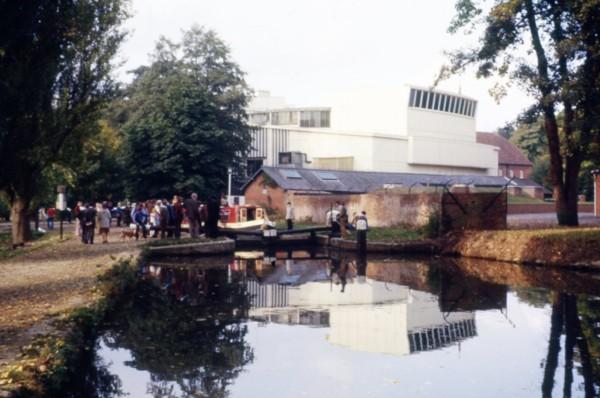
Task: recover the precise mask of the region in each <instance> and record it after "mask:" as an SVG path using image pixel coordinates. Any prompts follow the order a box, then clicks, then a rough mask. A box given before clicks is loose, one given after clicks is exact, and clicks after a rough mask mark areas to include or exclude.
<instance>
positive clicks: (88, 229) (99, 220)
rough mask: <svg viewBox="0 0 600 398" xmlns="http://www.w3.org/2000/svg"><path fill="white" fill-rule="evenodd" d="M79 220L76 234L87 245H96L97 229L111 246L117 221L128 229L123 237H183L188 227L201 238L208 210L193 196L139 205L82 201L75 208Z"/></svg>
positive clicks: (75, 214) (196, 196) (103, 239)
mask: <svg viewBox="0 0 600 398" xmlns="http://www.w3.org/2000/svg"><path fill="white" fill-rule="evenodd" d="M73 214H74V216H75V218H76V219H77V221H78V222H77V223H76V225H75V234H76V235H78V236H81V241H82V242H83V243H84V244H93V243H94V236H95V234H96V230H97V231H98V234H99V235H100V236H101V238H102V243H108V235H109V232H110V228H111V226H112V224H113V219H114V220H115V223H116V226H117V227H121V226H124V227H126V228H127V230H126V231H123V233H122V235H123V237H128V236H131V237H135V239H136V240H138V239H139V238H140V236H141V237H142V238H143V239H146V238H148V237H149V236H150V234H152V235H151V236H152V237H153V238H158V237H160V238H161V239H164V238H180V237H181V232H182V229H184V228H182V227H184V226H185V227H186V228H187V230H188V232H189V234H190V236H191V237H192V238H197V237H199V236H200V234H201V232H202V226H203V222H204V221H205V220H206V208H205V206H204V205H203V204H202V203H201V202H200V201H199V200H198V195H197V194H195V193H193V194H191V195H190V197H189V198H188V199H186V200H183V199H182V198H181V197H180V196H178V195H175V196H173V199H172V200H170V201H169V200H168V199H159V200H147V201H144V202H138V203H125V204H118V205H117V206H114V207H113V206H111V203H109V202H102V203H96V204H93V203H86V204H84V203H83V202H78V203H77V205H76V206H75V208H74V209H73Z"/></svg>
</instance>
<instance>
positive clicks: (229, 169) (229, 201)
mask: <svg viewBox="0 0 600 398" xmlns="http://www.w3.org/2000/svg"><path fill="white" fill-rule="evenodd" d="M232 174H233V169H232V168H231V167H228V168H227V204H228V205H229V206H232V205H233V201H232V200H231V175H232Z"/></svg>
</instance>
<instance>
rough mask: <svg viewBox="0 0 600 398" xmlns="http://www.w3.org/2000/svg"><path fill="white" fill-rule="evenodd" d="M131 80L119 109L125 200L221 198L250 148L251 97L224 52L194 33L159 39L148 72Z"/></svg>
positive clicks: (211, 38) (207, 36) (214, 40)
mask: <svg viewBox="0 0 600 398" xmlns="http://www.w3.org/2000/svg"><path fill="white" fill-rule="evenodd" d="M134 73H135V79H134V81H133V83H132V84H131V85H130V87H129V88H128V89H127V91H126V94H125V96H124V98H123V100H122V103H121V104H122V106H123V109H122V113H121V117H122V118H123V119H124V121H123V123H122V130H123V133H124V135H125V141H126V146H125V161H126V165H127V168H128V170H129V171H130V173H129V176H128V178H127V180H128V181H127V191H128V193H129V194H130V195H131V196H132V198H133V199H145V198H157V197H167V196H169V197H170V196H172V195H173V194H174V193H179V194H184V195H187V194H189V193H190V192H194V191H195V192H198V193H199V194H200V195H202V196H213V197H218V196H219V195H220V194H221V193H222V192H223V191H224V189H225V186H226V178H227V168H228V167H236V166H239V165H240V160H241V157H242V156H243V155H244V154H245V152H246V151H247V148H249V145H250V134H249V131H248V127H247V125H246V122H245V120H246V113H245V107H246V104H247V102H248V100H249V98H250V90H249V88H248V86H247V85H246V82H245V81H244V74H243V72H242V71H241V70H240V68H239V66H238V65H237V64H236V63H235V62H233V61H232V60H231V58H230V52H229V49H228V47H227V46H226V45H225V44H224V43H223V41H221V40H220V39H219V38H218V37H217V35H216V34H215V33H214V32H213V31H211V30H205V29H203V28H200V27H197V26H194V27H192V28H191V29H190V30H189V31H187V32H185V33H184V36H183V40H182V41H181V42H180V43H174V42H171V41H169V40H167V39H166V38H161V39H160V40H159V42H158V43H157V45H156V49H155V51H154V54H153V55H152V63H151V64H150V66H147V67H141V68H138V69H137V70H136V71H134Z"/></svg>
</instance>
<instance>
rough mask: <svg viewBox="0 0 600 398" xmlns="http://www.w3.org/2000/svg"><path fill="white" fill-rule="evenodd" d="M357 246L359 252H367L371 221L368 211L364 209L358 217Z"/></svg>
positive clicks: (356, 222)
mask: <svg viewBox="0 0 600 398" xmlns="http://www.w3.org/2000/svg"><path fill="white" fill-rule="evenodd" d="M355 226H356V246H357V249H358V253H359V254H365V253H366V252H367V230H368V229H369V222H368V220H367V213H366V212H364V211H361V212H360V215H359V216H357V217H356V220H355Z"/></svg>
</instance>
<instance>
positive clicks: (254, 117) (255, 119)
mask: <svg viewBox="0 0 600 398" xmlns="http://www.w3.org/2000/svg"><path fill="white" fill-rule="evenodd" d="M249 119H250V123H252V124H256V125H259V126H263V125H265V124H267V123H269V114H268V113H253V114H251V115H250V116H249Z"/></svg>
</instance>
